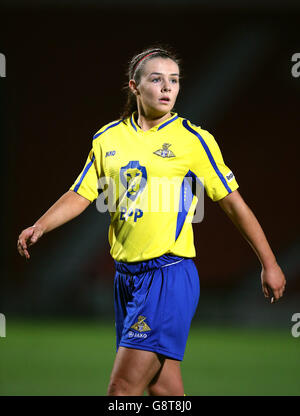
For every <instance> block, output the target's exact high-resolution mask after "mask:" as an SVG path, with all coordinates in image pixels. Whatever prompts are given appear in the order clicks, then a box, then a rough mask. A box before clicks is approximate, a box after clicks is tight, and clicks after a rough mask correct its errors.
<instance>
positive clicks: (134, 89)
mask: <svg viewBox="0 0 300 416" xmlns="http://www.w3.org/2000/svg"><path fill="white" fill-rule="evenodd" d="M129 88H130V89H131V92H132V93H133V94H134V95H138V89H137V85H136V82H135V80H134V79H131V80H130V81H129Z"/></svg>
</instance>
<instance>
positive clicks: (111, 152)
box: [105, 150, 116, 157]
mask: <svg viewBox="0 0 300 416" xmlns="http://www.w3.org/2000/svg"><path fill="white" fill-rule="evenodd" d="M115 154H116V151H115V150H110V151H109V152H106V155H105V157H108V156H114V155H115Z"/></svg>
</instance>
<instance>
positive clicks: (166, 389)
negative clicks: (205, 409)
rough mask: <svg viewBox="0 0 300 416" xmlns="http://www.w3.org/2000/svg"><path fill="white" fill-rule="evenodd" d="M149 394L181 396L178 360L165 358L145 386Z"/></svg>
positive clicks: (181, 384)
mask: <svg viewBox="0 0 300 416" xmlns="http://www.w3.org/2000/svg"><path fill="white" fill-rule="evenodd" d="M147 392H148V394H149V396H183V395H184V388H183V382H182V377H181V369H180V361H177V360H171V359H169V358H166V359H165V361H164V363H163V365H162V366H161V368H160V370H159V371H158V373H157V374H156V375H155V376H154V378H153V379H152V380H151V382H150V384H149V385H148V387H147Z"/></svg>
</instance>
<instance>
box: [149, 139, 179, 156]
mask: <svg viewBox="0 0 300 416" xmlns="http://www.w3.org/2000/svg"><path fill="white" fill-rule="evenodd" d="M170 146H172V144H170V143H164V144H163V145H162V149H158V150H156V151H155V152H153V153H154V154H155V155H157V156H161V157H163V158H165V157H175V154H174V153H173V152H172V150H170V149H169V147H170Z"/></svg>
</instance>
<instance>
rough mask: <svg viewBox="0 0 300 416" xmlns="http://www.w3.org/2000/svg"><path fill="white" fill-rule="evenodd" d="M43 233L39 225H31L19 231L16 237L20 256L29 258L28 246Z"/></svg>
mask: <svg viewBox="0 0 300 416" xmlns="http://www.w3.org/2000/svg"><path fill="white" fill-rule="evenodd" d="M43 234H44V232H43V229H42V227H41V226H40V225H33V226H32V227H28V228H26V229H25V230H23V231H22V232H21V234H20V235H19V238H18V243H17V248H18V251H19V253H20V255H21V256H23V257H24V256H25V257H26V259H30V255H29V251H28V247H30V246H32V245H33V244H35V243H36V242H37V241H38V240H39V239H40V238H41V237H42V235H43Z"/></svg>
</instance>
